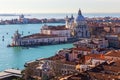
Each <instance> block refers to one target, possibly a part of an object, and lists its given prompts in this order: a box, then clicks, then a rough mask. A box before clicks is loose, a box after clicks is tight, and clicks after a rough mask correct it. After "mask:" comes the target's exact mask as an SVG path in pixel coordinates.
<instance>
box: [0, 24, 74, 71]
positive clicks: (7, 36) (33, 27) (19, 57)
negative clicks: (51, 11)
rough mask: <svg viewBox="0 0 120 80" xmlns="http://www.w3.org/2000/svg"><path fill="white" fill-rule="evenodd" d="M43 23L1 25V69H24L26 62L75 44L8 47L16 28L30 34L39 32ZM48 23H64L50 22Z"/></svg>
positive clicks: (47, 55) (45, 56)
mask: <svg viewBox="0 0 120 80" xmlns="http://www.w3.org/2000/svg"><path fill="white" fill-rule="evenodd" d="M43 25H44V24H24V25H0V71H2V70H5V69H8V68H19V69H24V64H25V63H26V62H29V61H33V60H36V59H38V58H47V57H50V56H53V55H55V54H56V52H57V51H58V50H60V49H63V48H70V47H72V46H73V45H72V44H61V45H49V46H39V47H34V48H21V47H7V45H8V44H10V43H11V42H12V36H13V35H14V32H15V31H16V30H18V31H19V32H20V33H23V35H30V34H34V33H39V32H40V28H41V27H42V26H43ZM48 25H64V24H62V23H49V24H48ZM29 32H30V33H29ZM3 36H4V37H3ZM3 38H4V40H3Z"/></svg>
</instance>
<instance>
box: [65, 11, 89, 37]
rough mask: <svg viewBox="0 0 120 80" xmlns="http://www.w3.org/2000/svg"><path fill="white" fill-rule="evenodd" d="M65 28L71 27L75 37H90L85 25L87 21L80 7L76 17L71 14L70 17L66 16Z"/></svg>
mask: <svg viewBox="0 0 120 80" xmlns="http://www.w3.org/2000/svg"><path fill="white" fill-rule="evenodd" d="M66 28H69V29H71V33H72V36H76V37H77V38H89V37H90V32H89V27H88V26H87V22H86V20H85V18H84V16H83V15H82V13H81V10H80V9H79V11H78V15H77V17H76V19H75V18H74V17H73V15H72V16H71V18H68V16H66Z"/></svg>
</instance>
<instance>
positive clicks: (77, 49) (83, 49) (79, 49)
mask: <svg viewBox="0 0 120 80" xmlns="http://www.w3.org/2000/svg"><path fill="white" fill-rule="evenodd" d="M72 50H76V51H89V52H90V51H91V50H92V49H89V48H80V47H79V48H72Z"/></svg>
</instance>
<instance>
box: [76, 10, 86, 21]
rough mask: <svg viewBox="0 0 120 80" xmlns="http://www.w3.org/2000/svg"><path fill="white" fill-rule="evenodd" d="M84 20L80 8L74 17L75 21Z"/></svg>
mask: <svg viewBox="0 0 120 80" xmlns="http://www.w3.org/2000/svg"><path fill="white" fill-rule="evenodd" d="M80 21H85V18H84V16H82V13H81V10H80V9H79V11H78V16H77V17H76V22H80Z"/></svg>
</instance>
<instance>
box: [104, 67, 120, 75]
mask: <svg viewBox="0 0 120 80" xmlns="http://www.w3.org/2000/svg"><path fill="white" fill-rule="evenodd" d="M103 68H104V70H105V71H110V72H115V73H120V67H117V66H103Z"/></svg>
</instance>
